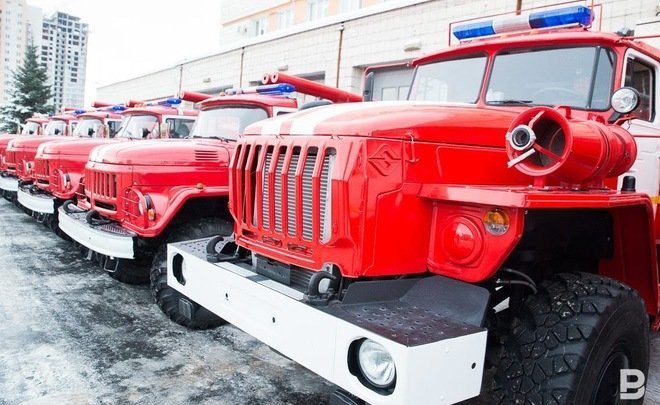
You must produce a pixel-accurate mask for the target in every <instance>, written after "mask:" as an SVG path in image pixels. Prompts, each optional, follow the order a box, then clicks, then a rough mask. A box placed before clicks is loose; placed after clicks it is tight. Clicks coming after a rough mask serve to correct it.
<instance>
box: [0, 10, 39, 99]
mask: <svg viewBox="0 0 660 405" xmlns="http://www.w3.org/2000/svg"><path fill="white" fill-rule="evenodd" d="M41 21H42V12H41V9H39V8H37V7H32V6H28V5H27V3H26V2H25V0H0V104H4V103H5V102H7V101H9V99H10V95H11V93H12V90H13V88H12V72H14V71H16V69H18V67H19V66H21V64H22V63H23V58H24V56H25V49H26V46H27V45H28V44H30V43H32V44H34V45H36V46H37V47H39V46H40V44H41V28H42V22H41Z"/></svg>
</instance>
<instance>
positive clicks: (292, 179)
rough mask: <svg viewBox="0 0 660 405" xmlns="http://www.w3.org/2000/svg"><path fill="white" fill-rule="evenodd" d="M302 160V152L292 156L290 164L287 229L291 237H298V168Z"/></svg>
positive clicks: (287, 186)
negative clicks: (299, 161)
mask: <svg viewBox="0 0 660 405" xmlns="http://www.w3.org/2000/svg"><path fill="white" fill-rule="evenodd" d="M299 159H300V152H298V153H295V152H294V154H293V156H291V162H290V164H289V173H288V174H287V185H286V188H287V190H286V191H287V193H286V194H287V228H288V231H287V232H288V234H289V236H296V224H297V221H296V219H297V218H296V215H297V212H296V168H297V167H298V160H299Z"/></svg>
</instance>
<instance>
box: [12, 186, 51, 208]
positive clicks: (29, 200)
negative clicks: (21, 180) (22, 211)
mask: <svg viewBox="0 0 660 405" xmlns="http://www.w3.org/2000/svg"><path fill="white" fill-rule="evenodd" d="M18 202H19V203H21V205H22V206H24V207H25V208H27V209H29V210H32V211H34V212H38V213H41V214H54V213H55V198H54V197H52V196H50V195H46V194H31V193H29V192H26V191H23V190H18Z"/></svg>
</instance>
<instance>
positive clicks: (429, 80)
mask: <svg viewBox="0 0 660 405" xmlns="http://www.w3.org/2000/svg"><path fill="white" fill-rule="evenodd" d="M486 61H487V58H486V56H485V55H477V56H473V57H469V58H463V59H454V60H445V61H440V62H435V63H429V64H427V65H420V66H419V67H418V68H417V71H416V72H415V77H414V79H413V83H412V87H411V89H410V95H409V97H408V99H409V100H414V101H442V102H450V103H476V101H477V99H478V98H479V89H480V88H481V82H482V81H483V77H484V72H485V71H486Z"/></svg>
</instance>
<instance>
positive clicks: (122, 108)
mask: <svg viewBox="0 0 660 405" xmlns="http://www.w3.org/2000/svg"><path fill="white" fill-rule="evenodd" d="M110 109H111V110H112V111H117V112H119V111H125V110H126V106H124V105H121V104H117V105H113V106H112V107H111V108H110Z"/></svg>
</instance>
